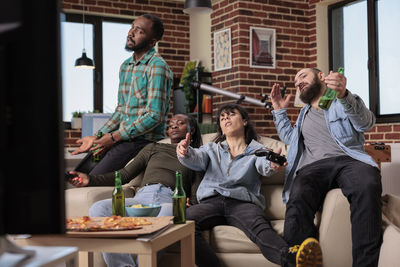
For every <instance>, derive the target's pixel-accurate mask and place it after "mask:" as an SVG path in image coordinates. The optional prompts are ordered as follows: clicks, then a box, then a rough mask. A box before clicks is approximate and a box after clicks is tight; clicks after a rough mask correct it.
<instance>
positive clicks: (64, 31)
mask: <svg viewBox="0 0 400 267" xmlns="http://www.w3.org/2000/svg"><path fill="white" fill-rule="evenodd" d="M131 23H132V21H131V20H127V19H116V18H107V17H97V16H88V15H85V27H83V24H82V15H78V14H62V16H61V43H62V44H61V48H62V49H61V53H62V80H63V83H62V86H63V120H64V121H70V120H71V117H72V112H73V111H78V110H79V111H89V112H92V111H95V110H97V111H99V112H107V113H111V112H113V111H114V109H115V107H116V105H117V93H118V84H119V77H118V73H119V67H120V65H121V63H122V62H123V61H124V60H125V59H127V58H128V57H130V56H132V53H131V52H127V51H125V49H124V48H125V40H126V36H127V34H128V31H129V29H130V27H131ZM83 28H84V29H85V49H86V53H87V56H88V57H89V58H91V59H93V60H94V64H95V67H96V68H95V69H94V70H86V69H75V67H74V65H75V60H76V59H77V58H79V57H80V56H81V55H82V48H83V32H82V31H83Z"/></svg>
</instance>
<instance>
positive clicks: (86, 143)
mask: <svg viewBox="0 0 400 267" xmlns="http://www.w3.org/2000/svg"><path fill="white" fill-rule="evenodd" d="M94 140H96V137H95V136H85V137H83V138H81V139H79V140H77V141H76V143H77V144H81V146H80V147H78V149H76V150H74V151H72V153H71V154H72V155H77V154H80V153H83V152H87V151H88V150H89V149H90V148H91V147H92V146H93V141H94Z"/></svg>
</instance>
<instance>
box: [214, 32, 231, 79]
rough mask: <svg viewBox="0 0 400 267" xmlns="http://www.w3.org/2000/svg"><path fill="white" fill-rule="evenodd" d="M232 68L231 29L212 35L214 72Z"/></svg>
mask: <svg viewBox="0 0 400 267" xmlns="http://www.w3.org/2000/svg"><path fill="white" fill-rule="evenodd" d="M230 68H232V49H231V29H230V28H228V29H224V30H221V31H218V32H215V33H214V70H215V71H219V70H227V69H230Z"/></svg>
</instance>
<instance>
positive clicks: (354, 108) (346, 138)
mask: <svg viewBox="0 0 400 267" xmlns="http://www.w3.org/2000/svg"><path fill="white" fill-rule="evenodd" d="M310 107H311V106H310V105H306V106H305V107H303V108H302V109H301V110H300V114H299V116H298V118H297V121H296V123H295V125H294V126H293V127H292V126H291V123H290V120H289V118H288V117H287V114H286V109H280V110H276V111H275V110H273V111H272V114H273V116H274V123H275V126H276V129H277V131H278V134H279V138H280V139H281V140H282V142H284V143H285V144H287V145H289V151H288V155H287V161H288V165H287V166H286V170H285V185H284V188H283V192H282V198H283V202H284V203H286V202H287V201H288V200H289V194H290V189H291V186H292V184H293V181H294V179H295V172H296V170H297V166H298V164H299V161H300V158H301V156H302V154H303V150H304V143H303V136H302V135H301V127H302V125H303V121H304V115H305V114H306V112H307V110H308V109H309V108H310ZM325 120H326V123H327V125H328V130H329V132H330V134H331V136H332V137H333V139H334V140H335V142H336V144H338V146H339V147H340V148H341V149H342V150H343V151H344V152H345V153H346V154H347V155H349V156H350V157H352V158H354V159H356V160H359V161H362V162H365V163H367V164H369V165H372V166H374V167H378V165H377V164H376V162H375V161H374V160H373V159H372V157H370V156H369V155H368V154H367V153H366V152H365V150H364V142H365V138H364V132H365V131H368V130H370V129H371V128H372V127H373V126H374V124H375V116H374V114H373V113H372V112H371V111H370V110H368V109H367V108H366V106H365V105H364V102H363V101H362V99H361V98H360V97H359V96H357V95H353V94H351V93H350V92H349V91H347V96H346V97H344V98H343V99H340V100H339V99H335V100H334V101H333V102H332V104H331V107H330V108H329V110H326V111H325Z"/></svg>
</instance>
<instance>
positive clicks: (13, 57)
mask: <svg viewBox="0 0 400 267" xmlns="http://www.w3.org/2000/svg"><path fill="white" fill-rule="evenodd" d="M59 6H60V2H59V1H57V0H35V1H24V0H2V1H1V3H0V109H1V112H0V116H1V117H0V119H1V131H0V150H1V155H2V159H1V168H0V221H1V224H0V235H4V234H6V233H8V234H25V233H28V234H38V233H40V234H50V233H62V232H64V231H65V226H64V223H65V201H64V180H63V172H64V158H63V151H64V149H63V146H64V145H63V123H62V119H61V115H62V113H61V112H62V106H61V104H62V100H61V97H62V93H61V80H60V79H61V78H60V68H61V67H60V66H61V65H60V41H59V40H60V38H59V35H60V30H59V29H60V23H59Z"/></svg>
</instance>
